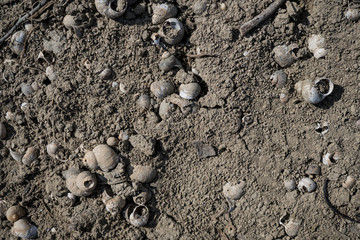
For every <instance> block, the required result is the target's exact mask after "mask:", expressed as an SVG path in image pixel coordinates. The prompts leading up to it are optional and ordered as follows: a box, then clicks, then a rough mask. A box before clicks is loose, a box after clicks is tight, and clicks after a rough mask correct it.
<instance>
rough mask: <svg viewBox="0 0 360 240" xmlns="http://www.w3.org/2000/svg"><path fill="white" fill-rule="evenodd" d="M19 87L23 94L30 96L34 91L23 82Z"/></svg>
mask: <svg viewBox="0 0 360 240" xmlns="http://www.w3.org/2000/svg"><path fill="white" fill-rule="evenodd" d="M20 87H21V92H22V93H23V94H24V95H25V96H30V95H31V94H33V92H34V89H33V88H32V87H31V85H30V84H25V83H22V84H21V85H20Z"/></svg>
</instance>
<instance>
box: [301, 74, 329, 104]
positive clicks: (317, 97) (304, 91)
mask: <svg viewBox="0 0 360 240" xmlns="http://www.w3.org/2000/svg"><path fill="white" fill-rule="evenodd" d="M324 82H325V84H327V87H328V91H327V92H323V93H322V92H321V90H319V86H320V84H321V83H324ZM295 89H296V91H297V92H298V93H299V94H301V96H302V97H303V98H304V100H305V102H308V103H312V104H317V103H319V102H321V101H322V100H324V99H325V97H326V96H328V95H330V94H331V93H332V91H333V90H334V84H333V82H332V81H331V80H330V79H328V78H319V79H317V80H316V81H315V82H311V81H310V80H304V81H299V82H297V83H296V84H295Z"/></svg>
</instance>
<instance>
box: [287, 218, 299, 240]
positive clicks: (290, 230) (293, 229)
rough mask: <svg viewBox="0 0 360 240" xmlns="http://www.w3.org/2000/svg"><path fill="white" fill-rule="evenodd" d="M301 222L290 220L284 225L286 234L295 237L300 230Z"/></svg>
mask: <svg viewBox="0 0 360 240" xmlns="http://www.w3.org/2000/svg"><path fill="white" fill-rule="evenodd" d="M300 226H301V220H295V219H292V218H290V220H289V222H288V223H287V224H285V225H284V227H285V232H286V234H287V235H288V236H290V237H295V236H296V235H297V234H298V233H299V230H300Z"/></svg>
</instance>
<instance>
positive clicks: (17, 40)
mask: <svg viewBox="0 0 360 240" xmlns="http://www.w3.org/2000/svg"><path fill="white" fill-rule="evenodd" d="M25 40H26V32H25V31H17V32H15V33H14V34H13V35H12V37H11V40H10V42H11V49H12V50H13V52H14V53H15V54H17V55H20V54H21V53H22V51H23V50H24V44H25Z"/></svg>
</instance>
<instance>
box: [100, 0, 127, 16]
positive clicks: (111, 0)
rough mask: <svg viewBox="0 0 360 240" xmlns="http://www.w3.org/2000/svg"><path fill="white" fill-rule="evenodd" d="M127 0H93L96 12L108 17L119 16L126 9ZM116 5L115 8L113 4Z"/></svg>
mask: <svg viewBox="0 0 360 240" xmlns="http://www.w3.org/2000/svg"><path fill="white" fill-rule="evenodd" d="M127 4H128V3H127V1H126V0H125V1H122V0H95V7H96V9H97V10H98V12H99V13H100V14H101V15H103V16H105V17H108V18H112V19H115V18H119V17H121V16H122V15H123V14H124V13H125V12H126V9H127ZM114 5H116V9H113V6H114Z"/></svg>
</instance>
